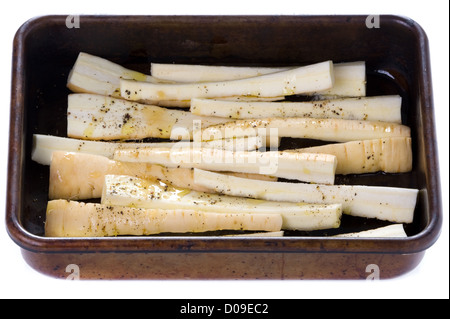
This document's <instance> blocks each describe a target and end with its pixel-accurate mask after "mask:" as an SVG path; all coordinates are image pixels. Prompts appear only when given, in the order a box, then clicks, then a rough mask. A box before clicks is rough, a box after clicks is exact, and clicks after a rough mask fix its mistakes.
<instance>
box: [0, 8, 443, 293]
mask: <svg viewBox="0 0 450 319" xmlns="http://www.w3.org/2000/svg"><path fill="white" fill-rule="evenodd" d="M448 7H449V5H448V1H435V0H429V1H426V2H424V1H415V0H414V1H411V0H410V1H392V0H388V1H385V0H377V1H345V0H340V1H322V0H314V1H285V0H277V1H264V2H263V1H257V2H256V1H248V2H244V1H242V0H239V1H236V0H227V1H217V2H216V1H210V0H209V1H193V0H189V1H170V0H164V1H130V0H128V1H126V2H123V1H121V2H118V3H114V2H112V1H107V2H106V1H92V0H90V1H84V0H76V1H54V2H52V1H43V0H40V1H29V2H26V1H19V0H15V1H11V2H9V3H8V5H7V6H3V8H2V15H1V18H0V19H1V20H0V23H1V28H0V34H1V39H0V40H1V41H0V43H1V46H2V48H1V50H0V54H1V59H0V67H1V73H0V81H1V85H0V89H1V94H0V99H1V100H0V101H1V103H0V109H1V112H2V113H1V116H0V143H1V145H0V146H1V147H0V206H1V207H2V209H3V207H5V194H6V192H7V191H8V190H7V189H6V173H7V147H8V135H9V131H8V127H9V107H10V84H11V76H10V75H11V56H12V40H13V37H14V34H15V32H16V30H17V29H18V28H19V27H20V25H22V23H24V22H25V21H26V20H28V19H29V18H32V17H35V16H39V15H48V14H64V15H66V14H67V15H69V14H70V15H76V14H148V15H159V14H164V15H173V14H175V15H184V14H286V15H287V14H289V15H290V14H367V15H372V14H396V15H402V16H407V17H409V18H412V19H413V20H415V21H416V22H418V23H419V24H420V25H421V26H422V27H423V28H424V29H425V31H426V33H427V35H428V37H429V41H430V50H431V64H432V75H433V87H434V102H435V111H436V113H437V116H436V127H437V136H438V145H439V161H440V173H441V183H442V193H443V196H442V197H443V213H444V228H443V231H442V234H441V237H440V238H439V240H438V242H437V243H436V244H434V245H433V246H432V247H431V248H430V249H428V250H427V253H426V254H425V258H424V259H423V261H422V262H421V263H420V264H419V266H418V267H417V268H415V269H414V270H413V271H412V272H410V273H408V274H405V275H403V276H401V277H398V278H395V279H391V280H383V281H378V282H373V281H371V282H369V281H315V280H304V281H299V280H290V281H195V280H186V281H102V282H100V281H78V282H74V281H65V280H56V279H53V278H50V277H47V276H44V275H41V274H39V273H37V272H36V271H35V270H33V269H32V268H30V267H29V266H28V265H27V264H26V263H25V262H24V260H23V259H22V256H21V254H20V250H19V248H18V246H17V245H16V244H15V243H14V242H13V241H12V240H11V239H10V238H9V236H8V234H7V233H6V229H5V226H4V215H3V214H2V213H0V216H1V223H2V225H0V298H35V297H38V298H163V299H165V298H283V299H287V298H371V299H372V298H446V299H447V298H449V278H448V274H449V258H448V257H449V247H448V241H449V238H448V208H449V207H448V190H449V188H448V162H449V160H448V155H449V154H448V145H449V140H448V136H449V131H448V125H449V124H448V121H449V99H448V94H449V93H448V92H449V91H448V87H449V81H448V70H449V68H448V66H449V65H448V61H449V46H448V44H449V42H448V41H449V40H448V37H449V32H448V31H449V15H448V9H449V8H448ZM3 211H4V209H3Z"/></svg>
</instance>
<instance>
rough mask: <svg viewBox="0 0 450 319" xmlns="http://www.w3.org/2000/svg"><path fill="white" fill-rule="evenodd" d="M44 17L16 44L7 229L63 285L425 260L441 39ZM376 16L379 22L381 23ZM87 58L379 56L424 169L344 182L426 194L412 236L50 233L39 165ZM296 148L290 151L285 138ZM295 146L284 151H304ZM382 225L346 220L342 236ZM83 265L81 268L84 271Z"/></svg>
mask: <svg viewBox="0 0 450 319" xmlns="http://www.w3.org/2000/svg"><path fill="white" fill-rule="evenodd" d="M368 18H369V17H368V16H352V15H350V16H74V17H70V16H69V17H68V16H42V17H37V18H34V19H31V20H29V21H27V22H26V23H24V24H23V25H22V26H21V28H20V29H19V30H18V31H17V34H16V36H15V39H14V47H13V69H12V92H11V113H10V114H11V119H10V139H9V150H8V151H9V157H8V161H9V162H8V187H7V189H8V193H7V194H6V197H7V205H6V225H7V230H8V232H9V235H10V236H11V238H12V239H13V241H14V242H15V243H16V244H17V245H18V246H19V247H20V249H21V251H22V254H23V257H24V259H25V261H26V262H27V263H28V264H29V265H30V266H31V267H33V268H34V269H36V270H37V271H39V272H42V273H44V274H47V275H49V276H51V277H56V278H67V277H68V276H69V275H73V271H74V270H73V269H76V270H77V275H79V277H80V278H81V279H119V278H125V279H130V278H136V279H180V278H196V279H200V278H201V279H238V278H242V279H299V278H307V279H355V278H360V279H364V278H367V277H368V276H372V275H374V271H376V272H377V273H376V275H377V276H378V277H379V278H392V277H396V276H400V275H402V274H404V273H406V272H408V271H410V270H411V269H413V268H414V267H416V266H417V265H418V264H419V263H420V261H421V260H422V258H423V256H424V254H425V251H426V249H428V248H429V247H430V246H431V245H432V244H433V243H434V242H435V241H436V240H437V238H438V236H439V233H440V229H441V224H442V207H441V191H440V181H439V165H438V157H437V145H436V140H435V126H434V118H433V116H434V110H433V92H432V83H431V74H430V60H429V59H430V57H429V48H428V42H427V37H426V34H425V33H424V31H423V30H422V28H421V27H420V26H419V25H418V24H417V23H415V22H414V21H412V20H410V19H408V18H405V17H399V16H389V15H381V16H377V17H376V18H377V19H376V20H373V21H375V22H378V25H377V24H374V23H367V21H369V22H370V20H368ZM373 21H372V22H373ZM80 51H84V52H87V53H90V54H94V55H98V56H101V57H104V58H107V59H109V60H111V61H114V62H116V63H119V64H121V65H123V66H125V67H128V68H130V69H135V70H138V71H141V72H143V73H149V65H150V62H165V63H192V64H193V63H195V64H211V65H241V66H244V65H262V66H286V65H300V64H308V63H314V62H320V61H325V60H333V61H334V62H347V61H358V60H364V61H366V66H367V80H368V82H367V95H377V94H400V95H401V96H402V99H403V100H402V101H403V102H402V103H403V104H402V121H403V124H406V125H408V126H410V127H411V134H412V139H413V153H414V158H413V171H412V172H411V173H406V174H381V173H380V174H363V175H352V176H337V182H338V183H347V184H367V185H385V186H398V187H412V188H417V189H419V190H420V191H419V198H418V202H417V207H416V211H415V216H414V222H413V223H412V224H409V225H407V226H406V228H405V230H406V232H407V234H408V237H407V238H383V239H382V238H332V237H329V235H330V234H332V231H321V232H309V233H308V232H290V233H289V232H287V233H286V236H285V237H278V238H269V237H266V238H241V237H218V236H215V237H214V236H213V237H206V236H193V235H186V236H149V237H128V236H124V237H114V238H46V237H44V236H43V234H44V222H45V210H46V204H47V200H48V197H47V190H48V174H49V169H48V167H46V166H43V165H39V164H37V163H35V162H33V161H32V160H31V148H32V136H33V134H35V133H39V134H52V135H59V136H65V134H66V125H67V123H66V111H67V95H68V94H69V93H70V92H69V90H68V89H67V88H66V81H67V76H68V74H69V71H70V69H71V67H72V66H73V64H74V61H75V60H76V57H77V55H78V53H79V52H80ZM283 143H284V144H283ZM302 143H305V141H301V140H295V139H291V140H289V139H287V140H285V141H282V145H290V146H292V145H294V146H298V145H302ZM380 225H383V223H382V222H380V221H375V220H369V219H362V218H352V217H350V216H344V217H343V220H342V226H341V227H342V229H343V230H346V231H356V230H364V229H368V228H371V227H374V226H380ZM74 267H75V268H74Z"/></svg>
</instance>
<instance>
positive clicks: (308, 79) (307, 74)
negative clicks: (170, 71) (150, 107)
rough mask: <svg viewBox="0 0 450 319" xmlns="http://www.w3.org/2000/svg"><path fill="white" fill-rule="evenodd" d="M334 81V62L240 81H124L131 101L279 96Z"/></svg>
mask: <svg viewBox="0 0 450 319" xmlns="http://www.w3.org/2000/svg"><path fill="white" fill-rule="evenodd" d="M333 84H334V73H333V62H332V61H326V62H321V63H316V64H312V65H308V66H304V67H299V68H294V69H289V70H286V71H281V72H276V73H270V74H266V75H261V76H256V77H252V78H245V79H239V80H230V81H219V82H202V83H182V84H180V83H176V84H160V83H149V82H144V81H134V80H125V79H122V80H121V81H120V91H121V96H122V97H123V98H125V99H127V100H132V101H141V100H150V101H159V100H191V99H192V98H196V97H197V98H216V97H226V96H256V97H278V96H287V95H295V94H301V93H305V92H315V91H321V90H326V89H329V88H331V87H332V86H333Z"/></svg>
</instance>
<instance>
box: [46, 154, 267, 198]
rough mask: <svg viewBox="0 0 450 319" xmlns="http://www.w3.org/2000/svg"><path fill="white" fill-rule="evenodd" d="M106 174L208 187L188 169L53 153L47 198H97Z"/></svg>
mask: <svg viewBox="0 0 450 319" xmlns="http://www.w3.org/2000/svg"><path fill="white" fill-rule="evenodd" d="M107 174H117V175H130V176H135V177H139V178H144V179H151V180H160V181H162V182H165V183H169V184H172V185H174V186H177V187H182V188H187V189H193V190H196V191H202V192H208V189H207V188H205V187H202V186H197V185H195V184H194V171H193V170H191V169H189V168H180V167H174V168H167V167H164V166H162V165H153V164H148V163H126V162H118V161H114V160H111V159H108V158H107V157H104V156H101V155H93V154H84V153H73V152H64V151H55V152H53V156H52V161H51V165H50V178H49V198H50V199H74V200H75V199H77V200H80V199H91V198H100V197H101V195H102V190H103V183H104V180H105V175H107ZM227 174H232V175H236V176H241V177H247V178H251V179H252V178H256V179H261V180H272V181H273V180H276V178H273V177H269V176H265V175H260V174H242V173H241V174H239V173H229V172H227Z"/></svg>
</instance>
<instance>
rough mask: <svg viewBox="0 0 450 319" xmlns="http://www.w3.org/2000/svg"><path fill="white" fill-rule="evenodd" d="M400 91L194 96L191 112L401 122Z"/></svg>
mask: <svg viewBox="0 0 450 319" xmlns="http://www.w3.org/2000/svg"><path fill="white" fill-rule="evenodd" d="M401 104H402V98H401V96H399V95H386V96H371V97H363V98H362V97H360V98H341V99H334V100H322V101H312V102H233V101H224V100H214V99H192V101H191V108H190V110H191V112H192V113H193V114H196V115H202V116H218V117H225V118H233V119H257V118H270V117H305V118H308V117H310V118H334V119H347V120H364V121H366V120H367V121H384V122H392V123H397V124H401V122H402V118H401V112H400V111H401Z"/></svg>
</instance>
